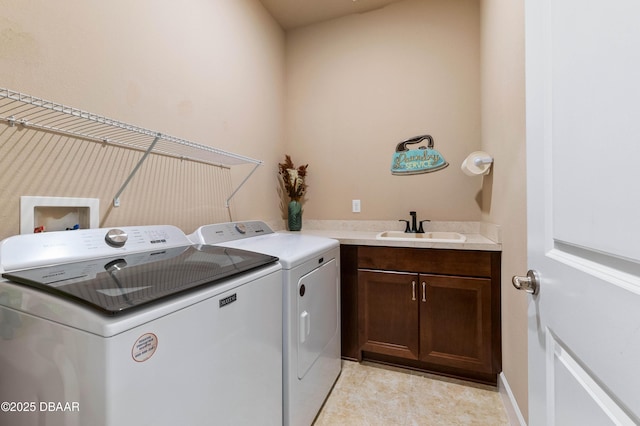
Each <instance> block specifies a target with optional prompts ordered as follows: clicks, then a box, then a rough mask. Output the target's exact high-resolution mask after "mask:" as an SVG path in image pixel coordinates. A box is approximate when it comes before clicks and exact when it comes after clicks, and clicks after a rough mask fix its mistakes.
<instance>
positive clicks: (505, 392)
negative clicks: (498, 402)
mask: <svg viewBox="0 0 640 426" xmlns="http://www.w3.org/2000/svg"><path fill="white" fill-rule="evenodd" d="M498 391H500V396H501V397H502V403H503V404H504V408H505V411H506V412H507V418H508V419H509V424H511V425H512V426H518V425H519V426H527V422H526V421H525V420H524V417H523V416H522V413H521V412H520V407H518V403H517V402H516V399H515V397H514V396H513V392H511V388H510V387H509V383H508V382H507V378H506V377H505V375H504V372H502V373H500V374H499V375H498Z"/></svg>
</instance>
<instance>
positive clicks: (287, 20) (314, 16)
mask: <svg viewBox="0 0 640 426" xmlns="http://www.w3.org/2000/svg"><path fill="white" fill-rule="evenodd" d="M397 1H401V0H260V2H261V3H262V4H263V5H264V7H265V8H266V9H267V10H268V11H269V13H270V14H271V15H272V16H273V17H274V18H275V20H276V21H278V23H279V24H280V25H281V26H282V28H284V29H285V30H290V29H292V28H296V27H302V26H305V25H309V24H313V23H316V22H321V21H326V20H329V19H334V18H338V17H341V16H345V15H350V14H352V13H363V12H369V11H371V10H374V9H379V8H381V7H384V6H386V5H388V4H391V3H395V2H397Z"/></svg>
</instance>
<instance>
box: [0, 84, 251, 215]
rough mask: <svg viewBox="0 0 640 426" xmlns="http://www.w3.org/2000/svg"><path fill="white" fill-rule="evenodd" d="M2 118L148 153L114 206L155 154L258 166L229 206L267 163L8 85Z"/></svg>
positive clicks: (2, 92)
mask: <svg viewBox="0 0 640 426" xmlns="http://www.w3.org/2000/svg"><path fill="white" fill-rule="evenodd" d="M0 121H2V122H5V123H7V125H8V126H23V127H25V128H32V129H36V130H41V131H45V132H53V133H58V134H63V135H67V136H71V137H75V138H81V139H85V140H89V141H93V142H99V143H104V144H109V145H115V146H121V147H125V148H128V149H134V150H138V151H142V152H144V155H143V156H142V158H141V159H140V160H139V162H138V164H136V166H135V167H134V169H133V171H132V172H131V173H130V175H129V176H128V177H127V179H126V180H125V182H124V184H123V185H122V187H121V188H120V190H119V191H118V192H117V194H116V195H115V197H114V206H116V207H117V206H119V205H120V202H119V197H120V194H121V193H122V192H123V191H124V189H125V188H126V186H127V185H128V183H129V182H130V181H131V179H132V178H133V176H134V175H135V173H136V172H137V171H138V169H139V168H140V166H141V165H142V164H143V163H144V161H145V160H146V158H147V156H148V155H149V154H152V153H153V154H160V155H166V156H170V157H175V158H180V159H184V160H190V161H197V162H202V163H205V164H210V165H213V166H217V167H230V166H235V165H240V164H254V165H255V167H254V168H253V169H252V170H251V171H250V172H249V174H248V175H247V176H246V177H245V178H244V180H243V181H242V182H241V183H240V185H238V187H236V189H235V190H234V191H233V192H232V193H231V195H230V196H229V198H228V199H227V201H226V207H229V201H230V200H231V198H233V197H234V196H235V194H236V193H237V192H238V191H239V190H240V188H241V187H242V186H243V185H244V184H245V183H246V181H247V180H248V179H249V177H250V176H251V175H252V174H253V172H255V170H256V169H257V168H258V167H259V166H260V165H262V164H263V163H262V161H260V160H256V159H253V158H249V157H245V156H242V155H239V154H234V153H231V152H227V151H223V150H221V149H217V148H213V147H211V146H208V145H202V144H198V143H195V142H191V141H188V140H186V139H181V138H177V137H174V136H170V135H166V134H163V133H159V132H155V131H152V130H149V129H144V128H142V127H138V126H134V125H131V124H127V123H123V122H121V121H117V120H113V119H110V118H107V117H104V116H101V115H97V114H93V113H91V112H87V111H83V110H80V109H78V108H73V107H70V106H66V105H62V104H59V103H56V102H52V101H47V100H44V99H41V98H37V97H35V96H31V95H27V94H24V93H20V92H16V91H13V90H10V89H5V88H0Z"/></svg>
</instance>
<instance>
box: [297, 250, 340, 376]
mask: <svg viewBox="0 0 640 426" xmlns="http://www.w3.org/2000/svg"><path fill="white" fill-rule="evenodd" d="M338 300H339V299H338V262H337V261H336V259H331V260H330V261H329V262H327V263H325V264H324V265H322V266H320V267H318V268H317V269H314V270H313V271H311V272H309V273H308V274H307V275H304V276H303V277H302V278H300V280H299V281H298V302H297V307H298V310H297V313H298V316H297V318H298V321H297V336H298V363H297V364H298V378H299V379H302V378H303V377H304V376H305V374H307V371H309V369H310V368H311V366H312V365H313V363H314V362H315V361H316V360H317V359H318V357H319V356H320V355H321V354H322V352H323V351H324V348H325V347H326V346H327V344H328V343H329V342H330V341H331V339H332V338H333V336H335V334H336V333H337V332H338Z"/></svg>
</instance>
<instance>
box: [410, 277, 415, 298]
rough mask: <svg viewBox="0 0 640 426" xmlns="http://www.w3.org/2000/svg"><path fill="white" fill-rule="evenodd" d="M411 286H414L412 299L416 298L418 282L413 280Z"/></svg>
mask: <svg viewBox="0 0 640 426" xmlns="http://www.w3.org/2000/svg"><path fill="white" fill-rule="evenodd" d="M411 287H413V296H412V297H411V300H416V282H415V281H411Z"/></svg>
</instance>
